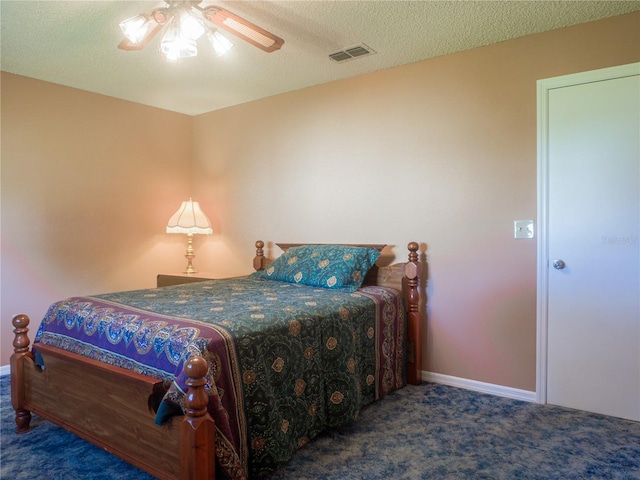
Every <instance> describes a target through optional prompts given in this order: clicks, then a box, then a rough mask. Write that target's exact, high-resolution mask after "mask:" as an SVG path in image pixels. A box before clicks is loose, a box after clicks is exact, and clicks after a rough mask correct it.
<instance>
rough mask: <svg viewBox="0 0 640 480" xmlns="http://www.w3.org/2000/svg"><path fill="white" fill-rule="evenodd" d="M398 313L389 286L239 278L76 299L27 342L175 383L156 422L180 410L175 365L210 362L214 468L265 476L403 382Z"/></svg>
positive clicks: (58, 307) (180, 377)
mask: <svg viewBox="0 0 640 480" xmlns="http://www.w3.org/2000/svg"><path fill="white" fill-rule="evenodd" d="M405 330H406V325H405V315H404V305H403V300H402V298H401V296H400V295H399V294H398V292H396V291H395V290H392V289H387V288H382V287H363V288H361V289H360V290H358V291H356V292H354V293H346V292H342V291H336V290H328V289H323V288H317V287H308V286H304V285H296V284H291V283H284V282H277V281H270V280H261V279H253V278H247V277H243V278H236V279H226V280H211V281H206V282H201V283H191V284H185V285H178V286H172V287H164V288H157V289H148V290H137V291H130V292H122V293H112V294H106V295H97V296H91V297H73V298H70V299H67V300H64V301H62V302H58V303H56V304H54V305H52V306H51V307H50V309H49V311H48V312H47V314H46V316H45V318H44V320H43V322H42V324H41V326H40V328H39V330H38V333H37V335H36V340H35V342H34V348H35V349H36V350H37V344H38V343H40V342H42V343H46V344H50V345H54V346H57V347H60V348H64V349H67V350H71V351H74V352H76V353H80V354H82V355H85V356H88V357H91V358H95V359H98V360H101V361H105V362H108V363H110V364H114V365H118V366H121V367H124V368H127V369H130V370H134V371H137V372H140V373H144V374H147V375H151V376H154V377H157V378H164V379H166V380H167V383H169V381H171V382H172V385H171V388H169V390H168V391H167V393H166V395H165V399H164V400H163V405H162V406H161V408H160V409H159V410H158V421H159V422H162V421H166V420H167V418H166V417H167V416H168V415H170V414H172V413H176V412H177V413H181V411H180V409H181V408H182V407H183V406H184V405H183V403H184V391H185V381H186V377H185V376H184V373H183V371H182V367H183V364H184V362H185V361H186V360H187V359H188V358H190V357H191V356H192V355H202V356H204V357H205V358H206V359H207V361H208V363H209V372H208V375H207V387H206V388H207V391H208V393H209V395H210V402H209V413H210V414H211V416H212V417H213V419H214V420H215V423H216V430H217V431H216V434H217V435H216V457H217V462H218V466H219V468H220V469H221V471H222V472H223V473H224V476H226V477H229V478H247V477H251V478H256V477H261V476H265V475H267V474H269V473H271V472H273V471H274V470H276V469H277V468H278V467H279V466H280V465H281V464H283V463H284V462H286V461H287V460H288V459H289V458H290V457H291V455H292V454H293V453H294V452H295V450H296V449H298V448H300V447H302V446H303V445H305V444H306V443H307V442H309V440H311V439H312V438H313V437H314V436H316V435H317V434H318V433H320V432H321V431H322V430H323V429H325V428H326V427H328V426H338V425H342V424H345V423H347V422H350V421H352V420H354V419H356V418H357V417H358V413H359V411H360V409H361V408H362V407H363V406H365V405H367V404H368V403H370V402H372V401H374V400H376V399H378V398H381V397H382V396H384V394H386V393H387V392H390V391H392V390H395V389H397V388H400V387H402V386H404V384H405V379H404V365H405V359H404V352H405V348H404V346H405Z"/></svg>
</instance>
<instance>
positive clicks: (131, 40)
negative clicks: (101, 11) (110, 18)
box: [118, 0, 284, 62]
mask: <svg viewBox="0 0 640 480" xmlns="http://www.w3.org/2000/svg"><path fill="white" fill-rule="evenodd" d="M201 1H202V0H165V2H166V3H167V6H166V7H163V8H156V9H155V10H153V11H151V13H149V14H144V13H141V14H139V15H136V16H135V17H131V18H130V19H128V20H125V21H123V22H122V23H120V28H121V29H122V32H123V33H124V34H125V37H126V38H125V39H124V40H123V41H122V42H120V44H119V45H118V48H120V49H122V50H141V49H142V48H144V47H145V46H146V45H147V44H148V43H149V42H150V41H151V39H152V38H153V37H154V36H155V35H156V34H157V33H158V32H159V31H160V30H162V29H163V28H165V27H166V31H165V33H164V36H163V38H162V40H161V42H160V53H161V54H162V55H163V56H164V57H165V59H166V60H168V61H169V62H178V61H180V60H181V59H183V58H187V57H195V56H196V55H197V54H198V46H197V44H196V40H197V39H198V38H200V37H201V36H202V35H203V34H205V33H206V34H207V37H208V38H209V42H210V43H211V44H212V46H213V48H214V49H215V51H216V53H217V54H218V56H221V55H223V54H224V53H226V52H227V51H228V50H229V49H230V48H231V47H232V46H233V43H231V42H230V41H229V40H228V39H227V38H226V37H224V36H222V35H220V33H218V31H217V30H216V29H215V28H213V26H212V25H211V24H214V25H216V26H218V27H221V28H223V29H225V30H227V31H228V32H230V33H232V34H233V35H235V36H236V37H239V38H241V39H243V40H245V41H246V42H248V43H250V44H252V45H254V46H256V47H258V48H260V49H261V50H263V51H265V52H273V51H275V50H278V49H280V47H282V45H283V44H284V40H282V39H281V38H279V37H277V36H275V35H273V34H272V33H269V32H267V31H266V30H264V29H262V28H260V27H258V26H257V25H255V24H253V23H251V22H249V21H248V20H245V19H244V18H242V17H239V16H237V15H235V14H233V13H231V12H229V11H228V10H225V9H223V8H220V7H216V6H214V5H210V6H207V7H204V8H203V7H200V6H199V4H200V2H201Z"/></svg>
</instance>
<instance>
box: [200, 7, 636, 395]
mask: <svg viewBox="0 0 640 480" xmlns="http://www.w3.org/2000/svg"><path fill="white" fill-rule="evenodd" d="M639 24H640V14H639V13H638V12H636V13H634V14H630V15H625V16H622V17H617V18H612V19H608V20H604V21H599V22H594V23H590V24H585V25H581V26H576V27H571V28H567V29H562V30H557V31H553V32H548V33H544V34H540V35H534V36H530V37H526V38H521V39H517V40H513V41H508V42H503V43H500V44H496V45H492V46H488V47H484V48H479V49H474V50H470V51H467V52H463V53H459V54H454V55H447V56H443V57H439V58H435V59H431V60H427V61H423V62H419V63H415V64H411V65H407V66H402V67H398V68H393V69H388V70H384V71H380V72H377V73H373V74H370V75H364V76H359V77H356V78H353V79H349V80H343V81H339V82H335V83H330V84H325V85H320V86H316V87H313V88H307V89H304V90H299V91H296V92H292V93H288V94H285V95H279V96H276V97H271V98H267V99H264V100H261V101H257V102H252V103H249V104H245V105H241V106H237V107H233V108H229V109H225V110H221V111H216V112H212V113H209V114H205V115H201V116H199V117H196V118H195V119H194V126H193V129H194V143H193V145H194V170H193V181H194V192H196V194H197V195H198V197H199V198H200V199H201V200H203V201H204V202H205V203H206V204H208V205H210V206H211V207H212V208H213V209H214V210H215V214H216V216H217V220H218V225H217V228H216V232H217V235H216V236H215V238H214V239H213V240H212V241H210V242H207V243H206V244H204V245H203V246H202V247H201V249H200V251H199V254H200V256H201V258H203V259H204V260H203V261H204V262H206V263H207V264H208V265H207V268H208V269H210V270H217V271H220V272H234V271H239V270H245V271H249V268H250V264H248V263H247V258H246V253H245V252H246V251H247V250H250V249H251V247H252V244H253V242H254V241H255V240H256V239H258V238H260V239H263V240H265V241H270V242H277V241H284V242H297V241H301V242H309V241H312V242H313V241H315V242H366V243H387V244H389V245H391V248H390V249H389V250H388V251H387V253H388V254H391V255H392V256H394V257H395V260H404V259H405V258H406V250H405V247H406V244H407V243H408V242H409V241H417V242H419V243H420V244H421V245H422V250H423V252H424V254H425V259H426V262H427V265H428V281H427V282H426V297H427V298H428V307H427V311H428V328H426V329H425V342H424V345H425V350H424V357H423V358H424V362H423V368H424V369H425V370H428V371H432V372H436V373H441V374H446V375H453V376H456V377H462V378H468V379H473V380H477V381H482V382H489V383H493V384H499V385H504V386H508V387H513V388H518V389H525V390H535V369H536V352H535V348H536V241H535V240H514V238H513V221H514V220H517V219H535V218H536V80H538V79H542V78H548V77H552V76H557V75H563V74H569V73H574V72H579V71H585V70H591V69H596V68H602V67H608V66H612V65H618V64H624V63H631V62H634V61H638V60H640V29H639V28H638V25H639ZM272 254H274V255H277V254H279V251H278V250H277V248H276V249H273V250H272Z"/></svg>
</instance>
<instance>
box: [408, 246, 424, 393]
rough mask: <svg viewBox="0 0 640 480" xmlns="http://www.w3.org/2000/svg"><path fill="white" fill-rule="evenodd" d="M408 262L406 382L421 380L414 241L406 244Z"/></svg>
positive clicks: (420, 322)
mask: <svg viewBox="0 0 640 480" xmlns="http://www.w3.org/2000/svg"><path fill="white" fill-rule="evenodd" d="M407 248H408V249H409V262H408V263H407V264H406V265H405V268H404V275H405V277H406V278H407V308H408V310H409V311H408V312H407V382H409V383H410V384H412V385H419V384H420V383H421V382H422V348H421V345H422V321H421V319H420V292H419V291H418V274H419V269H418V248H419V245H418V244H417V243H416V242H411V243H409V245H407Z"/></svg>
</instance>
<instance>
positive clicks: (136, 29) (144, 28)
mask: <svg viewBox="0 0 640 480" xmlns="http://www.w3.org/2000/svg"><path fill="white" fill-rule="evenodd" d="M155 26H156V22H155V21H154V20H153V19H152V18H150V17H148V16H147V15H144V14H142V13H141V14H139V15H136V16H135V17H131V18H128V19H127V20H124V21H123V22H120V29H121V30H122V33H124V36H125V37H127V38H128V39H129V42H131V43H132V44H134V45H139V44H140V43H142V41H143V40H144V39H145V37H146V36H147V35H149V33H150V32H151V31H152V30H153V28H154V27H155Z"/></svg>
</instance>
